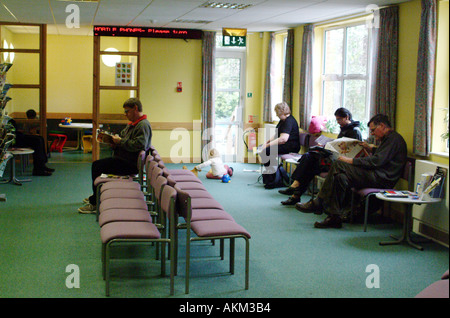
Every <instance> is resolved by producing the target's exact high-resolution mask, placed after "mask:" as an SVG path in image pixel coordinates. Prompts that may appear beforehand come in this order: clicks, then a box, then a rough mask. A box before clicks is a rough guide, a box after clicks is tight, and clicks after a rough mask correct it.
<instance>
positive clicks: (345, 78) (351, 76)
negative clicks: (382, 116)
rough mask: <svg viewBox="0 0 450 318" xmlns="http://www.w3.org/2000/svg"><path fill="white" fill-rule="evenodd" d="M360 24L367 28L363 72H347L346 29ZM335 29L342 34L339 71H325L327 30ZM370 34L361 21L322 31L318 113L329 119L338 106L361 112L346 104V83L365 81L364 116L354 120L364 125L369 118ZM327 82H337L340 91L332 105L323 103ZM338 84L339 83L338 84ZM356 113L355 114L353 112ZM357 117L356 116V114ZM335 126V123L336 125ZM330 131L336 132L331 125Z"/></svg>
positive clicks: (324, 101)
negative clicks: (337, 98)
mask: <svg viewBox="0 0 450 318" xmlns="http://www.w3.org/2000/svg"><path fill="white" fill-rule="evenodd" d="M360 26H366V29H367V42H366V52H367V54H366V55H367V56H366V59H365V60H366V67H365V73H347V69H346V67H347V66H348V65H347V62H348V60H349V56H348V46H347V41H348V36H349V35H348V33H349V32H348V31H349V29H350V28H355V27H360ZM335 30H343V36H342V52H341V54H342V55H341V64H340V72H335V73H327V69H326V66H327V49H328V47H327V32H330V31H335ZM371 34H372V32H370V30H369V29H368V28H367V25H366V23H365V22H364V21H363V22H355V23H348V24H342V25H339V26H333V27H327V28H324V31H323V44H322V45H323V56H322V72H321V79H320V82H321V88H320V90H321V101H320V113H321V114H322V115H323V116H327V117H330V119H332V118H334V117H332V116H333V114H334V110H335V109H337V108H339V107H346V108H348V109H349V110H350V111H351V112H352V113H353V114H354V115H356V114H357V113H361V110H360V111H356V112H355V110H354V109H352V108H353V107H349V106H348V105H347V104H346V91H345V89H346V84H347V83H349V81H365V89H364V93H365V98H364V110H363V111H362V113H363V114H364V116H359V117H363V118H355V119H356V120H359V121H361V122H362V123H363V124H362V126H363V125H364V123H366V122H367V121H368V120H369V116H370V100H371V85H370V83H371V76H372V74H371V69H372V65H371V50H370V47H371V41H372V38H371ZM329 83H336V84H337V83H339V84H340V88H339V90H338V91H340V97H339V100H338V101H336V102H334V105H332V106H331V107H330V106H327V105H325V103H326V102H327V100H326V96H325V94H326V88H325V87H326V84H329ZM338 86H339V85H338ZM355 113H356V114H355ZM357 117H358V116H357ZM336 128H337V125H336ZM330 130H331V132H336V131H334V127H332V125H331V129H330Z"/></svg>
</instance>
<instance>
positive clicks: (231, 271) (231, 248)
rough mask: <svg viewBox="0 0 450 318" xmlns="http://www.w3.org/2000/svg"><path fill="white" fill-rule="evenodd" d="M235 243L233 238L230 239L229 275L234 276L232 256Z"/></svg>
mask: <svg viewBox="0 0 450 318" xmlns="http://www.w3.org/2000/svg"><path fill="white" fill-rule="evenodd" d="M235 246H236V245H235V241H234V238H230V273H231V275H234V254H235Z"/></svg>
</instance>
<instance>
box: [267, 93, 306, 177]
mask: <svg viewBox="0 0 450 318" xmlns="http://www.w3.org/2000/svg"><path fill="white" fill-rule="evenodd" d="M275 112H276V114H277V116H278V118H280V121H279V123H278V125H277V127H276V130H277V133H276V135H274V136H273V137H272V138H270V139H269V140H267V141H266V143H265V144H264V145H263V146H262V148H261V150H260V156H261V159H262V162H263V163H264V166H265V168H266V169H267V168H268V167H269V166H275V165H277V162H276V161H275V160H276V157H277V156H278V155H282V154H286V153H290V152H296V153H297V152H299V150H300V131H299V128H298V123H297V120H296V119H295V118H294V116H291V109H290V108H289V106H288V104H286V103H285V102H282V103H279V104H277V105H275ZM273 172H275V171H273ZM266 173H267V171H266Z"/></svg>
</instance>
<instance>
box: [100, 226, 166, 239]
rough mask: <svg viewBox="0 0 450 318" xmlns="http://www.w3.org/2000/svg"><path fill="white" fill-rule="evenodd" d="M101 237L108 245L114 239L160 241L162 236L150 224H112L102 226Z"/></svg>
mask: <svg viewBox="0 0 450 318" xmlns="http://www.w3.org/2000/svg"><path fill="white" fill-rule="evenodd" d="M100 237H101V240H102V243H107V242H109V241H111V240H113V239H159V238H160V237H161V234H160V233H159V231H158V229H157V227H156V225H155V224H153V223H149V222H111V223H107V224H105V225H103V226H102V228H101V230H100Z"/></svg>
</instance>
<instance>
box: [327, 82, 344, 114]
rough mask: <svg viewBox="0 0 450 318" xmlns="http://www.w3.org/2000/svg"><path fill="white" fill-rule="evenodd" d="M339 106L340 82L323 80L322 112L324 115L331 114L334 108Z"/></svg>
mask: <svg viewBox="0 0 450 318" xmlns="http://www.w3.org/2000/svg"><path fill="white" fill-rule="evenodd" d="M339 107H341V82H338V81H326V82H324V83H323V109H322V114H323V115H324V116H333V114H334V110H335V109H337V108H339Z"/></svg>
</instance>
